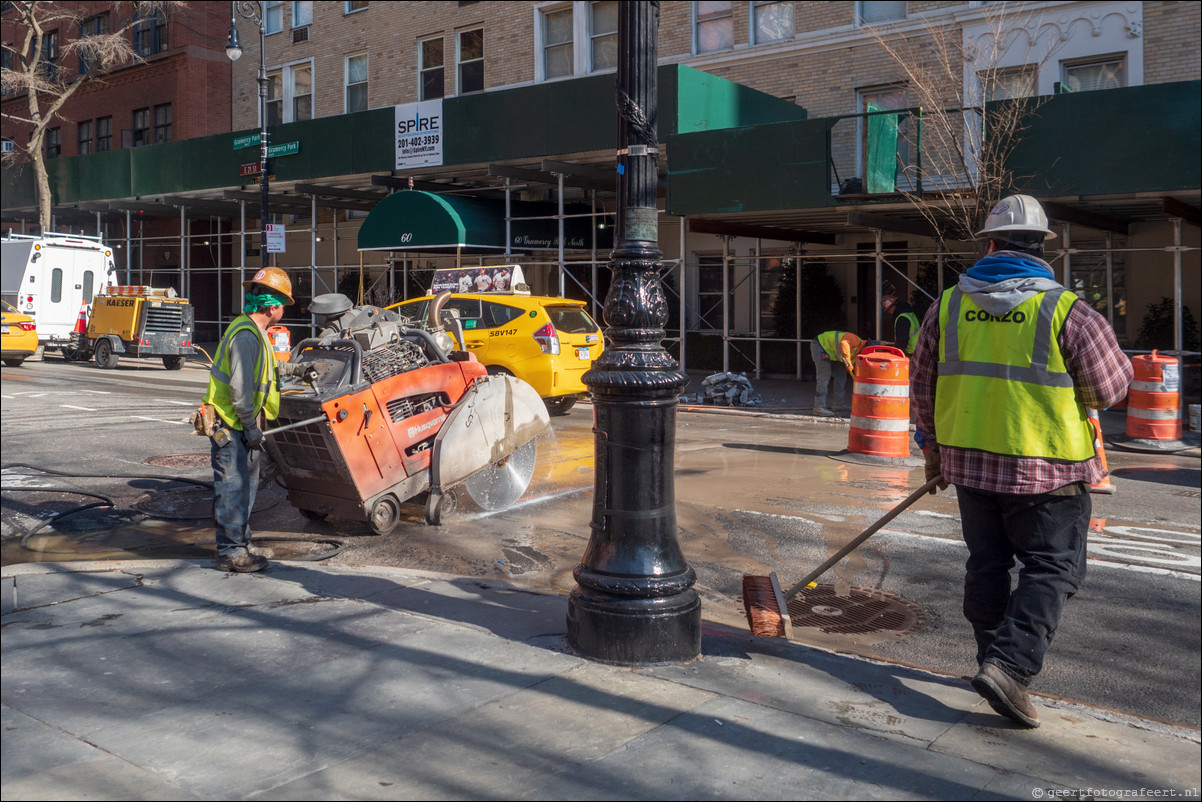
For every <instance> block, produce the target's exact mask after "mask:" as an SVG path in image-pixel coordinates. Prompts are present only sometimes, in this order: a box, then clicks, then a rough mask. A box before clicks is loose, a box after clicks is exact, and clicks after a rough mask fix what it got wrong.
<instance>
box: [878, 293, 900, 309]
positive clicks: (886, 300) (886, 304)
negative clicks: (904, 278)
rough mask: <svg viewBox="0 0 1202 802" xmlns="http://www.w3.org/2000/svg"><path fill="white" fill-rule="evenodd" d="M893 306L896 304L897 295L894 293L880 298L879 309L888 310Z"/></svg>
mask: <svg viewBox="0 0 1202 802" xmlns="http://www.w3.org/2000/svg"><path fill="white" fill-rule="evenodd" d="M895 306H897V296H896V295H892V294H890V295H886V296H885V297H883V298H881V309H884V310H885V311H886V312H888V311H889V310H890V309H892V308H893V307H895Z"/></svg>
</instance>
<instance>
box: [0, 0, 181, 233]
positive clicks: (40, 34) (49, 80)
mask: <svg viewBox="0 0 1202 802" xmlns="http://www.w3.org/2000/svg"><path fill="white" fill-rule="evenodd" d="M183 5H185V4H184V3H182V2H124V3H122V2H114V3H112V4H111V11H110V12H109V14H108V15H107V16H105V15H95V14H94V13H93V14H85V12H83V11H81V10H80V9H79V8H75V7H72V6H71V5H70V4H67V3H61V2H37V1H34V0H26V2H14V3H13V4H12V7H13V9H14V10H15V11H16V22H17V23H18V25H19V26H20V28H19V30H22V31H23V34H24V36H23V37H22V38H21V40H20V41H15V42H4V43H3V47H4V49H5V50H7V51H9V52H10V53H11V54H12V64H13V68H12V69H9V68H7V67H6V68H4V69H3V71H2V73H0V84H2V86H3V91H4V94H5V95H6V96H7V95H9V94H19V93H24V94H25V97H26V100H27V101H28V102H27V106H26V109H25V111H24V113H16V112H10V111H5V112H4V114H3V117H4V120H5V121H6V122H9V123H15V124H17V125H20V126H27V127H28V130H29V136H28V139H26V141H24V142H14V146H15V153H14V154H12V156H7V155H6V158H13V159H15V157H16V156H17V155H19V154H24V155H25V156H27V157H28V158H29V161H30V163H31V164H32V165H33V172H34V180H35V182H36V183H35V186H36V190H37V199H38V224H39V225H40V226H41V229H42V231H48V230H50V206H51V194H50V179H49V177H48V175H47V173H46V154H45V143H46V134H47V131H49V130H50V129H51V128H53V127H54V126H55V124H56V123H58V122H59V121H60V120H61V119H62V113H63V106H64V104H66V102H67V101H68V100H69V99H70V98H71V96H72V95H74V94H75V93H76V91H78V90H79V88H80V87H81V86H84V85H85V84H88V83H98V82H102V81H103V80H104V77H105V75H106V74H108V73H109V72H111V71H112V70H115V69H118V68H120V67H123V66H125V65H127V64H132V63H135V62H138V61H141V60H142V59H141V57H140V56H139V55H138V53H137V51H136V50H135V48H134V45H133V41H132V39H131V37H130V31H131V30H132V29H133V28H134V26H135V25H136V24H138V23H139V22H141V21H143V20H146V19H151V18H153V17H154V16H155V15H160V14H161V15H165V14H166V13H167V12H168V11H169V10H171V9H172V7H179V6H183ZM85 16H86V17H88V18H90V19H104V20H106V21H107V24H106V25H104V26H101V25H95V26H93V27H92V28H91V29H88V28H86V27H85V26H84V22H85ZM68 31H78V32H79V35H78V36H77V37H75V38H72V39H70V40H69V41H67V42H66V43H65V44H63V45H62V46H61V47H60V46H59V43H58V32H63V33H66V32H68ZM48 34H49V35H48ZM68 56H75V57H77V58H78V59H79V63H80V64H81V65H86V68H81V69H80V70H79V71H78V72H76V71H74V70H71V69H69V68H67V67H66V66H65V64H66V61H67V57H68Z"/></svg>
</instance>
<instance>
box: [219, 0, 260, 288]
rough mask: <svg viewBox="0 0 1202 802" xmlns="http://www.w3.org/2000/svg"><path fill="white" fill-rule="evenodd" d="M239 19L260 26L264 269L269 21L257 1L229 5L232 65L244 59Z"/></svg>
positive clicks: (228, 46)
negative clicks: (266, 53) (266, 55)
mask: <svg viewBox="0 0 1202 802" xmlns="http://www.w3.org/2000/svg"><path fill="white" fill-rule="evenodd" d="M238 17H242V18H243V19H248V20H250V21H251V22H253V23H255V24H256V25H258V26H259V76H258V78H257V80H258V82H259V188H260V190H261V191H262V195H261V197H260V199H259V226H260V228H261V235H260V236H261V239H260V243H259V249H260V251H259V252H260V255H261V256H262V257H263V267H267V266H268V265H269V264H270V259H269V257H268V254H267V225H268V223H269V222H270V221H271V213H270V211H269V210H268V195H267V190H268V177H267V61H266V58H265V52H264V51H265V49H266V48H265V44H266V39H267V29H266V25H267V21H266V19H265V18H264V16H263V7H262V6H261V5H260V4H259V3H258V2H255V0H238V1H237V2H234V1H233V0H231V2H230V35H229V39H227V40H226V43H225V54H226V55H227V56H229V59H230V61H237V60H238V59H240V58H242V45H241V44H239V43H238V25H237V22H238Z"/></svg>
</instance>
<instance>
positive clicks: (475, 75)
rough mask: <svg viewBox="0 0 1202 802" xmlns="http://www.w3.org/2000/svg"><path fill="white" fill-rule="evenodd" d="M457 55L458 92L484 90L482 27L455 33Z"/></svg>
mask: <svg viewBox="0 0 1202 802" xmlns="http://www.w3.org/2000/svg"><path fill="white" fill-rule="evenodd" d="M456 42H457V43H458V48H457V50H458V55H459V74H458V78H459V94H461V95H465V94H468V93H469V92H483V91H484V29H483V28H473V29H472V30H470V31H460V32H459V33H458V34H457V35H456Z"/></svg>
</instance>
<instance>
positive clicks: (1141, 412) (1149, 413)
mask: <svg viewBox="0 0 1202 802" xmlns="http://www.w3.org/2000/svg"><path fill="white" fill-rule="evenodd" d="M1127 417H1129V418H1143V419H1144V420H1172V419H1173V418H1175V417H1177V410H1175V409H1140V408H1139V407H1133V406H1128V407H1127Z"/></svg>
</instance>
